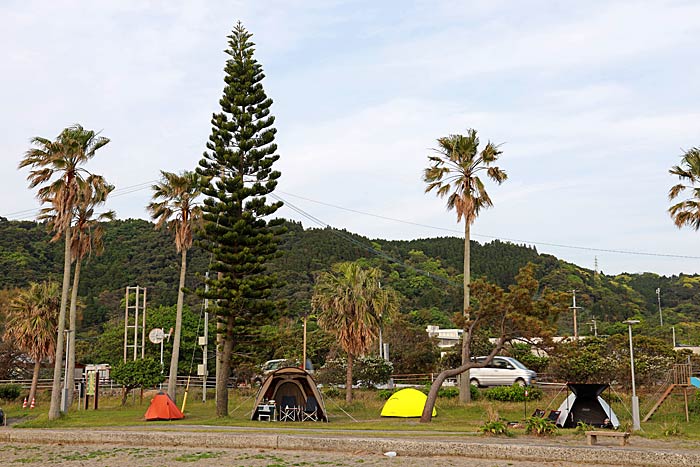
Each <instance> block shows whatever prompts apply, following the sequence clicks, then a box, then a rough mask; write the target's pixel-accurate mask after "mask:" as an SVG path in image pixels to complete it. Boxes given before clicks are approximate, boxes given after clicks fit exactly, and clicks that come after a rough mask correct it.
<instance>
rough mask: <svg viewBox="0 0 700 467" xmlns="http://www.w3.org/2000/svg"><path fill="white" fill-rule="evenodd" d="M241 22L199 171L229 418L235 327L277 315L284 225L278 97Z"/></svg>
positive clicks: (223, 406) (222, 405)
mask: <svg viewBox="0 0 700 467" xmlns="http://www.w3.org/2000/svg"><path fill="white" fill-rule="evenodd" d="M251 37H252V34H250V33H249V32H248V31H247V30H246V29H245V28H244V27H243V25H242V24H241V22H240V21H239V22H238V24H236V26H235V27H234V28H233V32H232V33H231V35H230V36H228V39H229V41H228V44H229V47H228V49H227V50H226V53H227V54H228V55H230V58H229V59H228V60H227V61H226V67H225V68H224V71H225V77H224V81H225V83H226V85H225V87H224V93H223V97H222V98H221V100H220V101H219V103H220V104H221V112H220V113H216V114H214V116H213V118H212V126H213V127H212V133H211V136H210V137H209V142H208V143H207V149H208V150H207V151H206V152H205V153H204V157H203V158H202V159H201V160H200V162H199V168H198V169H197V171H198V172H199V173H200V174H201V175H203V176H204V177H205V179H207V180H209V183H207V185H206V186H205V187H204V188H203V190H202V193H204V194H205V195H206V196H207V198H206V199H205V200H204V206H203V212H204V214H203V219H204V232H203V242H202V246H203V247H204V248H205V249H206V250H208V251H209V252H211V254H212V258H213V261H212V266H211V269H212V271H214V272H216V273H217V274H216V275H212V278H211V279H210V280H209V282H208V286H209V287H208V291H206V292H202V295H203V296H205V297H207V298H210V299H214V302H215V306H214V307H213V311H214V313H216V315H217V319H218V323H219V336H220V343H219V346H220V348H219V349H218V352H217V358H218V361H217V375H216V413H217V415H218V416H220V417H223V416H227V415H228V391H227V383H228V378H229V374H230V366H231V356H232V354H233V349H234V339H235V337H236V336H235V330H236V329H237V328H238V327H240V326H243V325H250V324H252V323H260V322H261V320H262V319H264V317H266V316H269V315H270V314H271V313H272V311H273V310H274V302H273V301H271V300H270V299H269V296H270V292H271V290H272V287H274V286H275V283H276V277H275V276H274V275H273V274H270V273H269V272H268V271H267V269H266V262H267V261H268V260H269V259H271V258H273V257H274V256H275V255H276V254H277V241H278V236H279V234H281V233H282V229H283V227H282V220H268V218H269V216H270V215H272V214H273V213H274V212H275V211H277V209H279V208H280V207H281V206H282V203H281V202H274V203H268V201H267V200H266V198H265V196H266V195H268V194H270V193H272V191H273V190H274V189H275V187H276V186H277V179H278V178H279V177H280V172H278V171H274V170H272V165H273V164H274V162H275V161H277V159H279V156H278V155H277V154H276V152H277V145H276V144H275V143H274V140H275V133H276V132H277V130H275V128H273V126H272V125H273V124H274V121H275V118H274V117H273V116H272V115H271V114H270V106H271V105H272V99H270V98H268V97H267V95H266V94H265V90H264V89H263V86H262V80H263V78H264V77H265V75H264V74H263V70H262V66H261V65H260V64H259V63H258V62H257V61H256V60H255V58H254V57H253V54H254V48H253V47H254V44H253V43H252V42H251V41H250V39H251Z"/></svg>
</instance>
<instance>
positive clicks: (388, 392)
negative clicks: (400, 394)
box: [377, 389, 396, 401]
mask: <svg viewBox="0 0 700 467" xmlns="http://www.w3.org/2000/svg"><path fill="white" fill-rule="evenodd" d="M395 392H396V390H394V389H380V390H379V391H377V397H378V398H379V399H380V400H383V401H386V400H389V398H390V397H391V396H393V395H394V393H395Z"/></svg>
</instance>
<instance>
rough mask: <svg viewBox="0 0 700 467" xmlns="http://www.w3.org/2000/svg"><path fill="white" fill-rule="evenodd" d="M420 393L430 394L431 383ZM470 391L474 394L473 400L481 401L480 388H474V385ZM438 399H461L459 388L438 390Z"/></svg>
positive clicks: (471, 385) (422, 388)
mask: <svg viewBox="0 0 700 467" xmlns="http://www.w3.org/2000/svg"><path fill="white" fill-rule="evenodd" d="M418 389H419V390H420V391H422V392H423V393H424V394H425V395H428V393H429V392H430V383H426V384H425V385H424V386H422V387H420V388H418ZM469 391H470V392H471V394H472V400H473V401H475V400H479V399H480V398H481V392H480V391H479V388H477V387H476V386H474V385H473V384H470V385H469ZM438 397H444V398H445V399H454V398H456V397H459V388H458V387H445V388H442V387H441V388H440V389H438Z"/></svg>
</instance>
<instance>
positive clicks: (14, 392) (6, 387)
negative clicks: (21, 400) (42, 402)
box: [0, 384, 22, 401]
mask: <svg viewBox="0 0 700 467" xmlns="http://www.w3.org/2000/svg"><path fill="white" fill-rule="evenodd" d="M20 394H22V386H20V385H19V384H2V385H0V399H3V400H6V401H13V400H15V399H17V398H18V397H19V395H20Z"/></svg>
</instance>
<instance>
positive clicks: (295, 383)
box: [250, 367, 328, 422]
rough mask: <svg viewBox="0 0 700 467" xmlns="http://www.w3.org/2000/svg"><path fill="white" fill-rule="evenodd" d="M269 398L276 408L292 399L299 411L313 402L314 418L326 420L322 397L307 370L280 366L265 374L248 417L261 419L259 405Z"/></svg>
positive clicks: (326, 415)
mask: <svg viewBox="0 0 700 467" xmlns="http://www.w3.org/2000/svg"><path fill="white" fill-rule="evenodd" d="M269 400H275V401H276V402H277V406H278V409H279V408H281V407H282V404H283V403H284V402H283V401H285V400H292V401H294V403H293V404H292V405H294V406H296V407H298V408H299V410H300V412H303V411H304V408H306V407H309V404H310V403H313V406H314V409H315V410H314V415H315V417H314V418H315V419H316V420H318V421H322V422H327V421H328V414H327V413H326V407H325V406H324V404H323V397H322V396H321V392H320V391H319V390H318V387H316V382H315V381H314V379H313V378H312V377H311V375H310V374H309V373H308V372H306V371H304V370H302V369H301V368H294V367H287V368H280V369H279V370H276V371H273V372H272V373H270V374H269V375H268V376H267V379H265V381H264V382H263V383H262V385H261V386H260V390H258V394H257V396H256V397H255V406H254V407H255V409H253V413H252V416H251V417H250V418H251V420H260V419H261V418H260V416H261V415H262V413H261V412H260V405H261V404H264V401H269ZM300 415H301V414H300ZM305 418H306V417H305Z"/></svg>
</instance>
